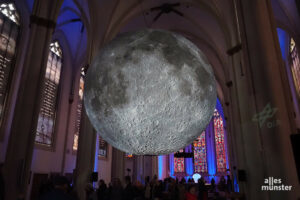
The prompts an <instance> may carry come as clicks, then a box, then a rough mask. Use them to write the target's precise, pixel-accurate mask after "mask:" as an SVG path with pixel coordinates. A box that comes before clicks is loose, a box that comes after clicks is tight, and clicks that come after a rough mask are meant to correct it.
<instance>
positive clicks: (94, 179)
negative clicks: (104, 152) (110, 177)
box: [91, 172, 98, 182]
mask: <svg viewBox="0 0 300 200" xmlns="http://www.w3.org/2000/svg"><path fill="white" fill-rule="evenodd" d="M97 181H98V172H93V173H92V175H91V182H97Z"/></svg>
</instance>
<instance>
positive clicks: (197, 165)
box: [193, 132, 207, 173]
mask: <svg viewBox="0 0 300 200" xmlns="http://www.w3.org/2000/svg"><path fill="white" fill-rule="evenodd" d="M193 145H194V172H195V173H206V172H207V158H206V142H205V132H203V133H202V134H201V135H200V136H199V137H198V138H197V140H195V141H194V143H193Z"/></svg>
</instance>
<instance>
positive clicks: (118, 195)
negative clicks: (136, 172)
mask: <svg viewBox="0 0 300 200" xmlns="http://www.w3.org/2000/svg"><path fill="white" fill-rule="evenodd" d="M108 199H109V200H122V199H123V188H122V184H121V181H120V179H119V178H113V180H112V183H111V185H110V186H109V188H108Z"/></svg>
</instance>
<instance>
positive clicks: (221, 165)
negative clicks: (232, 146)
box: [213, 109, 227, 172]
mask: <svg viewBox="0 0 300 200" xmlns="http://www.w3.org/2000/svg"><path fill="white" fill-rule="evenodd" d="M213 119H214V132H215V145H216V161H217V172H226V169H227V167H226V150H225V136H224V126H223V119H222V116H221V115H220V114H219V112H218V110H217V109H215V112H214V118H213Z"/></svg>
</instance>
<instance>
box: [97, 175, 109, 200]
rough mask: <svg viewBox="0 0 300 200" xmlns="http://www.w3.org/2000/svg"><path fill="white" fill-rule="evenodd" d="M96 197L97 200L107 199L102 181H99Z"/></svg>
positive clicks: (105, 188)
mask: <svg viewBox="0 0 300 200" xmlns="http://www.w3.org/2000/svg"><path fill="white" fill-rule="evenodd" d="M97 196H98V200H106V199H107V186H106V184H105V182H104V180H103V179H101V180H100V181H99V184H98V190H97Z"/></svg>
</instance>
